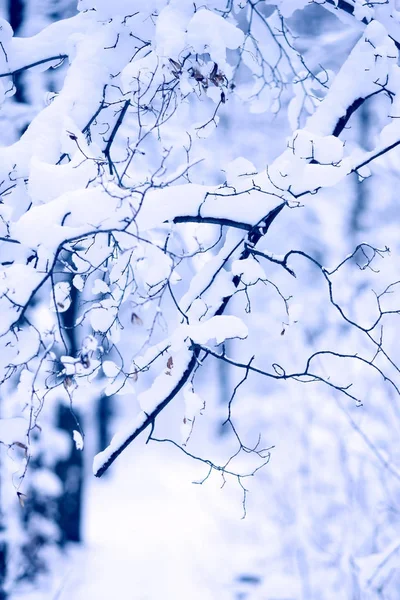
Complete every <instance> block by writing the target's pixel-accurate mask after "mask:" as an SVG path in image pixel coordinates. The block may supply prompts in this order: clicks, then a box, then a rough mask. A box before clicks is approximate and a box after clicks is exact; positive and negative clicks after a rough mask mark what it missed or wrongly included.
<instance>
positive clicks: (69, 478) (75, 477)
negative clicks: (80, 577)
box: [56, 286, 83, 544]
mask: <svg viewBox="0 0 400 600" xmlns="http://www.w3.org/2000/svg"><path fill="white" fill-rule="evenodd" d="M77 311H78V291H77V289H76V288H75V287H74V286H71V306H70V307H69V309H68V310H67V311H65V313H62V315H61V316H62V324H63V327H64V328H65V329H64V337H65V339H66V340H67V341H68V345H69V354H70V355H71V356H76V354H77V352H78V348H79V344H78V339H77V332H76V328H75V320H76V315H77ZM77 419H78V421H79V422H81V419H80V417H79V415H78V413H77V410H76V408H75V407H74V408H73V412H72V409H71V407H69V406H66V405H65V404H60V407H59V411H58V423H57V426H58V427H59V428H60V429H62V430H64V431H66V432H67V434H68V435H69V436H70V437H71V439H72V432H73V430H74V429H77V423H76V420H77ZM56 473H57V475H58V476H59V477H60V479H61V482H62V485H63V494H62V496H61V497H60V499H59V526H60V529H61V535H62V538H61V543H62V544H65V543H66V542H80V541H81V540H82V532H81V522H82V492H83V456H82V452H81V451H80V450H77V449H76V447H75V444H72V447H71V452H70V454H69V456H68V457H67V458H66V460H62V461H59V462H58V464H57V465H56Z"/></svg>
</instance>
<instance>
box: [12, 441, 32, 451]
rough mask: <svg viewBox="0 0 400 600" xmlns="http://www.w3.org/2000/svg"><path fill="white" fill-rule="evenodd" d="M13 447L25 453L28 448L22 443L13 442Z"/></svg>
mask: <svg viewBox="0 0 400 600" xmlns="http://www.w3.org/2000/svg"><path fill="white" fill-rule="evenodd" d="M13 445H14V446H17V447H18V448H22V449H23V450H25V452H27V451H28V446H26V445H25V444H23V443H22V442H14V444H13Z"/></svg>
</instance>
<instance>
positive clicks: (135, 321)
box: [131, 313, 143, 325]
mask: <svg viewBox="0 0 400 600" xmlns="http://www.w3.org/2000/svg"><path fill="white" fill-rule="evenodd" d="M131 323H132V325H143V321H142V319H141V318H140V317H139V315H137V314H136V313H132V315H131Z"/></svg>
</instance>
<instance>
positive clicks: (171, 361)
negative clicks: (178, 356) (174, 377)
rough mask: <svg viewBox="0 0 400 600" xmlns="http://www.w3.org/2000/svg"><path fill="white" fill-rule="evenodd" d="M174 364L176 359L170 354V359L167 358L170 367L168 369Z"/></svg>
mask: <svg viewBox="0 0 400 600" xmlns="http://www.w3.org/2000/svg"><path fill="white" fill-rule="evenodd" d="M173 366H174V359H173V358H172V356H170V357H169V359H168V360H167V367H168V369H172V367H173Z"/></svg>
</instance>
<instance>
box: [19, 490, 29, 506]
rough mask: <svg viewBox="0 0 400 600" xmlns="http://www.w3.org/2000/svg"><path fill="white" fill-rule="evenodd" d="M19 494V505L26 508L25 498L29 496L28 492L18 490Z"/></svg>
mask: <svg viewBox="0 0 400 600" xmlns="http://www.w3.org/2000/svg"><path fill="white" fill-rule="evenodd" d="M17 496H18V502H19V505H20V506H21V508H24V506H25V499H26V498H27V496H26V494H23V493H22V492H17Z"/></svg>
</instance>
